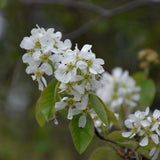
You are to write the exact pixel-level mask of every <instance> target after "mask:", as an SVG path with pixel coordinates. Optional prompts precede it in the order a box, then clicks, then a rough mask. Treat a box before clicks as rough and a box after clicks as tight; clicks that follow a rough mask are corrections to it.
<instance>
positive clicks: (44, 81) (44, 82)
mask: <svg viewBox="0 0 160 160" xmlns="http://www.w3.org/2000/svg"><path fill="white" fill-rule="evenodd" d="M42 82H43V84H44V86H45V87H47V82H46V79H45V78H44V77H43V76H42Z"/></svg>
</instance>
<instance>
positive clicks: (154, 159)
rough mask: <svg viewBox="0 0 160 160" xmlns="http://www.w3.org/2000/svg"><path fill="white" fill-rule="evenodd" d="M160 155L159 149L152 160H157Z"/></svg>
mask: <svg viewBox="0 0 160 160" xmlns="http://www.w3.org/2000/svg"><path fill="white" fill-rule="evenodd" d="M158 155H159V149H157V151H156V153H155V154H154V156H153V157H152V160H157V158H158Z"/></svg>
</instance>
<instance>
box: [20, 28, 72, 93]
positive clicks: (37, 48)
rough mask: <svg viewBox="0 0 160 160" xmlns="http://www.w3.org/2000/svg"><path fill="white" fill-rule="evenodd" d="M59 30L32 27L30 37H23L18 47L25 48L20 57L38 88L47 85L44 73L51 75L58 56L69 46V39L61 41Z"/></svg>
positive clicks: (41, 88)
mask: <svg viewBox="0 0 160 160" xmlns="http://www.w3.org/2000/svg"><path fill="white" fill-rule="evenodd" d="M61 37H62V34H61V32H54V28H50V29H48V30H45V29H44V28H40V27H39V26H37V28H34V29H32V30H31V36H30V37H24V38H23V40H22V42H21V44H20V47H21V48H23V49H25V50H26V52H27V53H25V54H24V55H23V57H22V60H23V62H24V63H27V65H28V66H27V68H26V72H27V74H31V75H32V79H33V80H36V81H37V82H38V84H39V90H43V89H44V87H46V86H47V82H46V79H45V77H44V75H45V74H46V75H48V76H51V75H52V74H53V72H54V69H56V68H57V66H58V64H59V62H60V58H61V56H62V55H63V53H65V52H66V50H69V49H70V48H71V41H70V40H68V39H67V40H65V41H64V42H63V41H61Z"/></svg>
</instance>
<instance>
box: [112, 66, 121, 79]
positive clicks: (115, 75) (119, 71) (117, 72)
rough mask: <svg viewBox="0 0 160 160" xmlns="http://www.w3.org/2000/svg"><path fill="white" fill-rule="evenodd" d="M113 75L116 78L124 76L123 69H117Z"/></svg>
mask: <svg viewBox="0 0 160 160" xmlns="http://www.w3.org/2000/svg"><path fill="white" fill-rule="evenodd" d="M112 74H113V76H114V77H116V78H119V77H120V76H121V75H122V69H121V68H115V69H114V70H113V71H112Z"/></svg>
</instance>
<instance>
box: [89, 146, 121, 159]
mask: <svg viewBox="0 0 160 160" xmlns="http://www.w3.org/2000/svg"><path fill="white" fill-rule="evenodd" d="M89 160H122V158H121V157H120V156H119V155H118V154H117V153H116V152H115V150H114V149H113V148H109V147H103V148H98V149H97V150H96V151H95V152H94V153H93V154H92V155H91V157H90V158H89Z"/></svg>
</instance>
